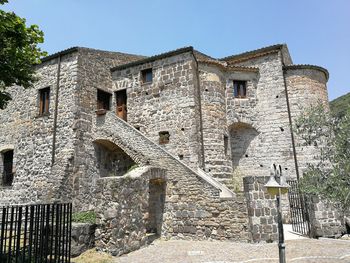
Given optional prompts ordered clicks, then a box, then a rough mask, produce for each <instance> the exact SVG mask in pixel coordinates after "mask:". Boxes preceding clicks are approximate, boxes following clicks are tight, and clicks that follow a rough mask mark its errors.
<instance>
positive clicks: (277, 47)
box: [219, 44, 285, 62]
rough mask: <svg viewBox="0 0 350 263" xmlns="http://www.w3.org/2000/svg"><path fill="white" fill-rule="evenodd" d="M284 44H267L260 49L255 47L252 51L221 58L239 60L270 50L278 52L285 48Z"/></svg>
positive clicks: (222, 59)
mask: <svg viewBox="0 0 350 263" xmlns="http://www.w3.org/2000/svg"><path fill="white" fill-rule="evenodd" d="M283 46H285V44H276V45H272V46H267V47H263V48H259V49H255V50H252V51H247V52H243V53H240V54H237V55H232V56H228V57H224V58H220V59H219V60H220V61H228V60H229V61H230V62H231V61H236V60H237V61H238V60H246V59H249V58H253V57H255V56H259V55H263V54H265V53H270V52H276V51H279V50H281V49H282V48H283Z"/></svg>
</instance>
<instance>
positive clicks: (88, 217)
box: [72, 211, 96, 224]
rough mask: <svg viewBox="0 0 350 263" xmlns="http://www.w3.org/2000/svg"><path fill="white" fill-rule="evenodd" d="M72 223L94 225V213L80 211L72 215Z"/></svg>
mask: <svg viewBox="0 0 350 263" xmlns="http://www.w3.org/2000/svg"><path fill="white" fill-rule="evenodd" d="M72 221H73V222H75V223H90V224H95V223H96V214H95V212H94V211H81V212H75V213H73V214H72Z"/></svg>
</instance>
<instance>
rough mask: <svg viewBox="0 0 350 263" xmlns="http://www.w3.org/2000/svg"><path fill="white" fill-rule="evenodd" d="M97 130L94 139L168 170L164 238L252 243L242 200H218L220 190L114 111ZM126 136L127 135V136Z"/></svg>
mask: <svg viewBox="0 0 350 263" xmlns="http://www.w3.org/2000/svg"><path fill="white" fill-rule="evenodd" d="M100 118H102V119H103V120H101V122H99V126H96V127H94V134H95V136H96V137H95V139H94V140H97V139H101V138H103V139H105V140H110V141H111V142H113V143H115V144H116V145H118V146H119V147H120V148H122V149H123V150H124V151H125V152H126V153H127V154H128V155H129V156H130V157H131V158H132V159H133V160H135V161H136V162H137V163H139V164H141V165H142V164H150V165H152V166H155V167H159V168H162V169H165V170H166V172H167V186H166V199H165V210H164V214H163V226H162V233H161V235H162V237H164V238H185V239H197V240H198V239H208V238H213V239H231V240H245V241H247V240H249V239H250V233H249V230H248V218H247V207H246V202H245V199H244V198H243V197H239V196H238V197H236V198H233V199H231V200H223V199H220V198H219V190H218V189H217V188H215V187H213V186H212V185H210V184H209V183H208V182H206V181H204V180H202V179H201V178H200V177H199V175H198V174H196V173H195V172H194V171H193V170H191V169H190V168H189V167H188V166H186V165H185V164H184V163H182V162H180V161H179V160H177V158H176V157H175V156H173V155H171V154H170V153H168V152H167V151H164V149H163V148H162V147H160V146H158V145H157V144H154V143H153V142H152V141H151V140H149V139H148V138H146V137H145V136H144V135H143V134H142V133H141V132H139V131H138V130H136V129H134V128H133V127H132V126H130V125H129V124H128V123H126V122H124V121H123V120H121V119H119V118H118V117H116V116H115V114H114V113H112V112H107V114H106V115H105V116H103V117H100ZM126 134H127V136H125V135H126Z"/></svg>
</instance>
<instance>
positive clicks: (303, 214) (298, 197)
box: [288, 180, 311, 237]
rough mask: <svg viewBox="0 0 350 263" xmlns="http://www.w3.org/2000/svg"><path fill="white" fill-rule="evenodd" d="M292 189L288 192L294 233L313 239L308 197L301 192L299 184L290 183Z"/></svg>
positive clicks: (295, 182)
mask: <svg viewBox="0 0 350 263" xmlns="http://www.w3.org/2000/svg"><path fill="white" fill-rule="evenodd" d="M288 184H289V185H290V189H289V191H288V198H289V205H290V214H291V221H292V229H293V231H295V232H297V233H299V234H302V235H304V236H309V237H311V231H310V230H311V227H310V218H309V211H308V204H307V200H306V197H305V196H304V195H303V194H302V193H301V192H300V189H299V186H298V182H297V181H295V180H291V181H288Z"/></svg>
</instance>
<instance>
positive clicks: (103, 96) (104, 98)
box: [97, 89, 112, 111]
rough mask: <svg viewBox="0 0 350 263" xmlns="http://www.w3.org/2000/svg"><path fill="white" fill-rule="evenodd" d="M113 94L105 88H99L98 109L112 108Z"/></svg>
mask: <svg viewBox="0 0 350 263" xmlns="http://www.w3.org/2000/svg"><path fill="white" fill-rule="evenodd" d="M111 96H112V95H111V94H110V93H108V92H105V91H103V90H99V89H98V90H97V110H105V111H107V110H110V101H111Z"/></svg>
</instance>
